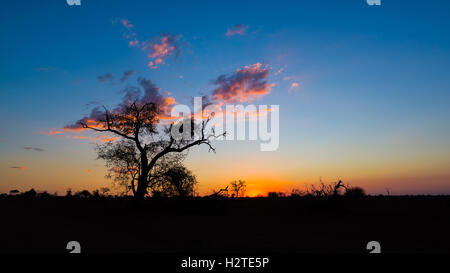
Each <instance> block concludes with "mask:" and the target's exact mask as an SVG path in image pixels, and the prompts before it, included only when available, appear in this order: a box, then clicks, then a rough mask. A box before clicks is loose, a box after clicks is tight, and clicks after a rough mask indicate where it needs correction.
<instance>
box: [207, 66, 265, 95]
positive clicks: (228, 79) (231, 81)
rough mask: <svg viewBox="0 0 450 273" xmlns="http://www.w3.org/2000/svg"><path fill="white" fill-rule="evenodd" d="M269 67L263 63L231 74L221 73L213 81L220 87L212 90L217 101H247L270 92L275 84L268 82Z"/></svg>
mask: <svg viewBox="0 0 450 273" xmlns="http://www.w3.org/2000/svg"><path fill="white" fill-rule="evenodd" d="M269 74H270V72H269V69H267V68H263V67H262V65H261V63H256V64H253V65H250V66H245V67H244V68H242V69H237V70H236V72H234V73H232V74H230V75H221V76H219V77H218V78H217V79H216V80H215V81H214V82H213V83H214V84H215V85H217V86H218V87H217V88H216V89H214V90H213V92H212V95H211V97H212V99H213V100H216V101H224V102H227V103H231V102H245V101H252V100H253V99H255V98H259V97H262V96H265V95H267V94H269V93H270V91H271V87H273V84H269V83H268V82H267V80H266V79H267V77H268V76H269Z"/></svg>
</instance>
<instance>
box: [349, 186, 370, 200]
mask: <svg viewBox="0 0 450 273" xmlns="http://www.w3.org/2000/svg"><path fill="white" fill-rule="evenodd" d="M345 196H346V197H350V198H362V197H364V196H366V192H365V191H364V189H363V188H360V187H348V188H347V189H346V191H345Z"/></svg>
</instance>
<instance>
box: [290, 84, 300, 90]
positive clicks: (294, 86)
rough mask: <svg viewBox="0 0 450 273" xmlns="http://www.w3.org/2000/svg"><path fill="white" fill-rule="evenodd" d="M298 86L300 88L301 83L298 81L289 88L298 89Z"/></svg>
mask: <svg viewBox="0 0 450 273" xmlns="http://www.w3.org/2000/svg"><path fill="white" fill-rule="evenodd" d="M298 88H300V85H299V84H298V82H293V83H292V84H291V87H290V88H289V91H292V90H295V89H298Z"/></svg>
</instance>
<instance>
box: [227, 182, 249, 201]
mask: <svg viewBox="0 0 450 273" xmlns="http://www.w3.org/2000/svg"><path fill="white" fill-rule="evenodd" d="M230 186H231V192H232V197H239V195H240V197H244V194H245V188H246V187H247V185H246V184H245V181H243V180H238V181H232V182H231V183H230Z"/></svg>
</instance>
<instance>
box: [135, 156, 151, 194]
mask: <svg viewBox="0 0 450 273" xmlns="http://www.w3.org/2000/svg"><path fill="white" fill-rule="evenodd" d="M149 172H150V168H149V167H148V159H147V155H146V154H145V152H143V153H141V173H140V175H139V177H138V185H137V190H136V194H135V195H134V197H135V198H136V199H137V200H143V199H144V197H145V195H146V194H147V187H148V174H149Z"/></svg>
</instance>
